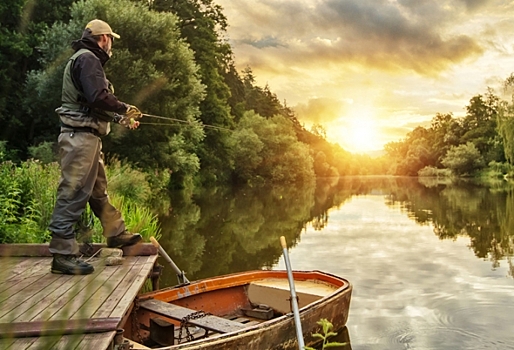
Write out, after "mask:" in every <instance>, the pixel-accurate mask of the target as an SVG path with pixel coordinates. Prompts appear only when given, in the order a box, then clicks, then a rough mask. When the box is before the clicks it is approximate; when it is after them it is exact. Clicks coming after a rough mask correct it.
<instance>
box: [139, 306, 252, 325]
mask: <svg viewBox="0 0 514 350" xmlns="http://www.w3.org/2000/svg"><path fill="white" fill-rule="evenodd" d="M140 308H143V309H146V310H150V311H153V312H155V313H157V314H159V315H162V316H166V317H169V318H172V319H174V320H178V321H181V320H182V319H183V318H184V317H186V316H188V315H190V314H192V313H194V312H196V310H192V309H188V308H186V307H182V306H178V305H174V304H169V303H166V302H164V301H160V300H157V299H149V300H145V301H142V302H141V303H140ZM188 322H189V323H190V324H192V325H195V326H198V327H201V328H204V329H207V330H210V331H214V332H218V333H229V332H234V331H238V330H240V329H242V328H246V327H248V326H246V325H244V324H242V323H239V322H235V321H231V320H227V319H225V318H223V317H218V316H214V315H207V316H205V317H201V318H197V319H191V320H189V321H188Z"/></svg>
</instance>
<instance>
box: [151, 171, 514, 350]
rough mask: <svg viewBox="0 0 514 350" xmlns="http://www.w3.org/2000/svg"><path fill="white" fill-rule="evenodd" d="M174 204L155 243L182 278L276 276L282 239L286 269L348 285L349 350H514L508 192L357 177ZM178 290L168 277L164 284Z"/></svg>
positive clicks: (512, 225) (180, 198) (226, 191)
mask: <svg viewBox="0 0 514 350" xmlns="http://www.w3.org/2000/svg"><path fill="white" fill-rule="evenodd" d="M171 203H172V208H171V209H170V211H167V212H166V213H164V214H161V216H160V220H161V225H162V233H163V238H162V240H161V243H162V244H163V246H164V247H165V249H166V250H167V251H168V252H169V253H170V255H171V256H172V257H173V259H174V260H175V262H176V263H177V265H178V266H179V267H181V268H182V269H184V270H185V271H186V272H187V273H188V275H187V276H188V278H189V279H191V280H195V279H200V278H205V277H211V276H216V275H222V274H227V273H232V272H238V271H244V270H252V269H260V268H283V264H282V262H281V255H282V250H281V247H280V244H279V237H280V236H282V235H283V236H285V237H286V239H287V241H288V243H289V245H290V246H292V249H291V259H292V261H293V267H294V268H297V269H320V270H324V271H327V272H330V273H334V274H338V275H341V276H344V277H346V278H348V279H349V280H350V281H351V282H352V283H353V284H354V287H355V289H354V297H353V298H352V305H351V311H350V319H349V330H350V335H351V338H352V344H351V345H350V344H349V335H348V332H347V331H346V336H347V338H348V345H347V348H346V349H351V348H353V349H354V350H355V349H377V350H382V349H406V348H418V349H448V350H449V349H452V350H453V349H485V348H488V349H514V339H513V336H512V335H511V331H510V325H511V324H512V322H514V316H511V315H514V306H512V305H513V304H512V298H513V297H514V287H513V285H512V277H513V272H514V269H513V264H512V256H513V247H514V244H513V237H514V217H513V215H514V191H513V187H512V186H510V185H508V184H505V183H502V184H501V185H500V184H495V185H494V186H490V185H489V186H486V185H480V184H476V183H472V182H459V183H450V182H447V183H440V182H436V181H417V179H412V178H390V177H376V178H370V177H367V178H357V177H355V178H344V179H341V180H339V181H334V179H330V180H329V181H324V182H320V183H318V184H317V185H316V186H307V187H295V186H289V187H267V188H251V187H242V188H217V189H210V190H205V191H202V192H199V193H196V194H195V195H193V196H186V195H184V194H179V193H172V194H171ZM484 261H486V262H485V263H484ZM505 277H508V279H506V278H505ZM176 281H177V280H176V276H174V275H173V274H172V272H171V269H166V270H165V275H164V276H163V279H162V281H161V285H163V286H167V285H174V284H175V283H176Z"/></svg>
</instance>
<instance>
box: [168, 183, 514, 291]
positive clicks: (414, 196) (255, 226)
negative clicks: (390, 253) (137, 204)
mask: <svg viewBox="0 0 514 350" xmlns="http://www.w3.org/2000/svg"><path fill="white" fill-rule="evenodd" d="M373 194H382V195H383V196H384V198H385V199H384V202H385V203H386V205H388V206H389V207H391V208H399V209H400V210H402V211H403V212H404V213H405V215H407V216H408V217H409V218H411V219H412V220H414V221H415V222H416V223H417V224H419V225H422V226H423V225H431V226H432V227H433V231H434V234H435V235H437V237H439V238H440V239H451V240H454V239H456V238H457V237H463V236H464V237H469V240H470V243H469V246H470V247H471V248H472V249H473V251H474V253H475V255H476V256H477V257H478V258H482V259H489V260H490V261H491V262H492V266H493V267H498V266H499V264H500V261H501V260H505V259H506V260H507V264H508V265H509V268H510V272H509V273H510V276H514V269H513V264H512V259H511V258H512V255H513V247H514V244H513V237H514V188H513V187H512V186H509V185H506V184H504V185H502V186H496V187H494V188H491V187H487V186H484V185H477V184H474V183H469V182H460V183H440V182H434V181H432V180H426V179H425V180H422V181H417V180H416V179H412V178H392V177H353V178H343V179H341V180H339V181H337V180H336V181H334V179H328V180H326V181H322V182H319V183H318V184H317V186H305V187H295V186H288V187H277V186H275V187H259V188H251V187H243V188H216V189H209V190H204V191H201V192H199V193H196V194H195V195H193V196H185V195H183V194H181V193H172V194H171V203H172V208H171V209H170V210H169V212H166V213H165V214H162V215H161V216H160V221H161V226H162V233H163V238H162V242H161V243H162V244H163V246H164V247H165V248H166V249H168V251H169V253H170V254H172V256H173V257H174V258H175V259H176V260H177V263H178V264H179V266H181V267H182V268H183V269H184V270H185V271H187V272H188V276H189V278H190V279H191V278H193V279H198V278H204V277H211V276H216V275H220V274H226V273H231V272H237V271H244V270H249V269H259V268H263V267H264V268H269V267H271V266H273V265H274V264H276V262H277V261H278V259H279V258H280V255H281V249H280V246H279V245H278V244H277V241H278V237H280V236H281V235H283V236H285V237H286V239H287V240H288V242H289V244H290V245H292V246H294V245H296V242H297V241H298V240H299V239H300V235H301V233H302V230H303V229H304V228H305V227H306V225H307V224H309V225H310V226H311V227H312V228H313V229H314V230H318V231H321V230H323V229H324V228H325V227H326V225H327V224H328V223H329V221H330V214H329V212H330V210H333V209H335V208H339V207H341V206H342V205H344V203H345V202H346V201H348V200H350V199H351V198H352V197H354V196H363V195H373ZM163 282H164V283H165V284H173V283H174V282H175V281H174V280H173V277H171V279H170V280H165V281H163Z"/></svg>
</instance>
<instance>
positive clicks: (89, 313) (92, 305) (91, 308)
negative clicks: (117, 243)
mask: <svg viewBox="0 0 514 350" xmlns="http://www.w3.org/2000/svg"><path fill="white" fill-rule="evenodd" d="M131 260H132V261H137V258H128V259H127V258H126V260H125V262H124V263H123V265H119V266H112V267H111V268H112V269H114V270H115V271H114V272H113V274H112V275H111V277H110V278H109V279H108V280H107V281H106V283H105V284H104V285H103V286H102V287H101V288H100V289H98V290H97V291H96V292H95V294H93V295H92V296H91V298H90V299H89V300H88V302H87V303H84V305H82V306H81V307H80V308H79V309H78V310H77V312H76V313H75V315H73V316H72V317H71V318H72V319H75V318H78V317H93V315H94V313H95V312H97V311H98V310H99V309H101V308H102V309H103V308H104V307H105V301H106V299H108V298H109V297H110V296H111V295H112V294H113V293H114V291H115V290H116V289H117V287H118V285H119V284H120V283H122V281H123V280H124V279H125V278H127V274H128V273H130V271H131V269H132V266H133V265H132V264H130V265H129V262H130V261H131ZM120 294H121V295H120V297H123V295H124V294H122V293H120Z"/></svg>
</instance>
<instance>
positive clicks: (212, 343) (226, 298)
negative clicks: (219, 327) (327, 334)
mask: <svg viewBox="0 0 514 350" xmlns="http://www.w3.org/2000/svg"><path fill="white" fill-rule="evenodd" d="M293 276H294V279H295V281H319V282H320V283H325V284H330V285H332V286H334V290H333V291H332V292H331V293H329V294H328V295H326V296H324V297H321V298H320V299H319V300H316V301H314V302H310V303H309V304H307V305H304V306H303V307H300V320H301V323H302V330H303V335H304V339H305V344H306V345H309V346H312V345H313V344H314V343H315V342H319V338H313V337H312V334H313V333H317V332H319V333H321V326H320V325H318V323H317V322H318V321H320V320H321V319H327V320H329V321H330V322H331V323H332V324H333V325H334V329H336V330H337V329H342V328H343V327H344V326H345V325H346V322H347V320H348V312H349V307H350V299H351V293H352V286H351V284H350V283H349V282H348V281H347V280H345V279H342V278H340V277H337V276H333V275H330V274H326V273H323V272H319V271H307V272H303V271H294V272H293ZM266 278H273V279H286V280H287V272H286V271H252V272H246V273H241V274H233V275H227V276H222V277H218V278H214V279H207V280H202V281H198V282H194V283H192V284H190V285H188V286H184V287H176V288H169V289H165V290H161V291H157V292H152V293H148V294H146V295H142V296H141V300H146V299H157V300H161V301H165V302H167V303H172V304H181V305H184V306H187V307H190V308H191V309H196V310H198V309H199V306H195V305H196V304H198V303H201V306H202V309H207V310H204V311H206V312H211V313H213V314H216V313H218V314H224V313H226V312H227V311H228V310H229V309H230V308H237V307H244V306H245V305H244V301H243V299H241V297H240V295H241V294H245V293H247V292H248V291H247V290H245V292H244V293H241V291H240V290H238V289H239V288H246V287H245V286H247V285H248V284H249V283H251V282H252V281H255V280H259V279H266ZM228 290H232V292H228ZM220 293H225V295H223V296H220V295H219V294H220ZM216 295H217V296H216ZM300 298H301V296H300ZM300 301H301V300H300ZM209 306H211V308H210V309H209ZM151 317H152V314H151V313H148V312H146V313H145V312H140V313H139V314H138V319H139V321H141V319H144V320H143V322H145V323H146V322H147V321H146V320H148V319H149V318H151ZM297 348H298V342H297V336H296V328H295V324H294V317H293V314H292V313H290V312H288V313H287V314H284V315H282V316H279V317H277V318H274V319H271V320H268V321H264V322H262V323H259V324H257V325H254V326H249V327H247V328H243V329H241V330H238V331H233V332H229V333H224V334H218V335H215V336H212V337H209V338H203V339H198V340H194V341H192V342H189V343H183V344H177V345H173V346H170V347H169V349H183V350H185V349H187V350H193V349H210V350H220V349H245V350H261V349H297Z"/></svg>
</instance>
